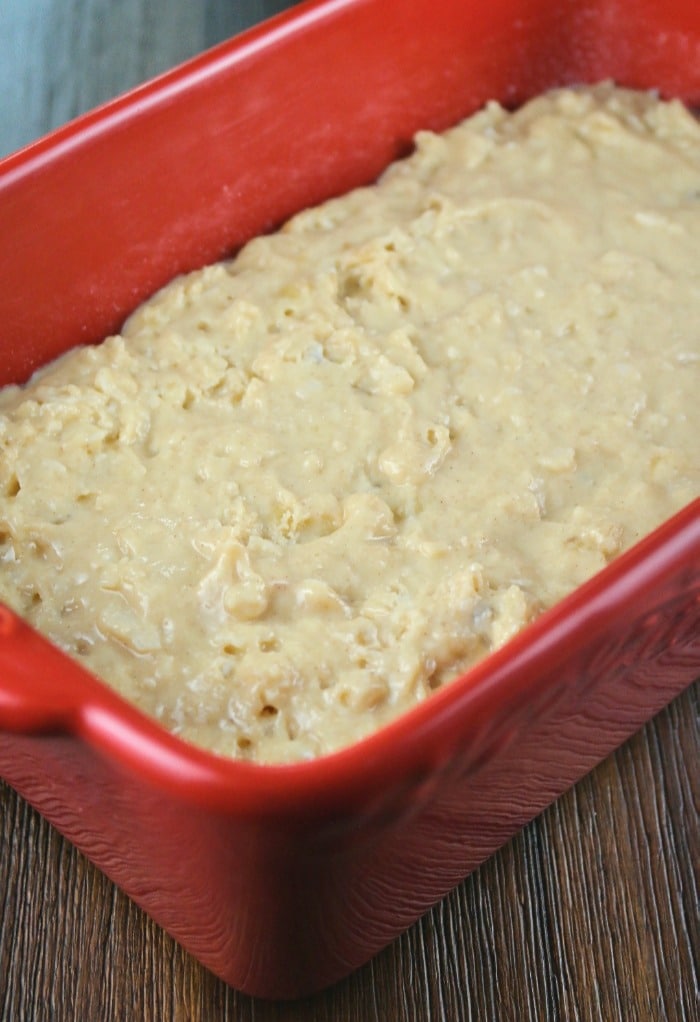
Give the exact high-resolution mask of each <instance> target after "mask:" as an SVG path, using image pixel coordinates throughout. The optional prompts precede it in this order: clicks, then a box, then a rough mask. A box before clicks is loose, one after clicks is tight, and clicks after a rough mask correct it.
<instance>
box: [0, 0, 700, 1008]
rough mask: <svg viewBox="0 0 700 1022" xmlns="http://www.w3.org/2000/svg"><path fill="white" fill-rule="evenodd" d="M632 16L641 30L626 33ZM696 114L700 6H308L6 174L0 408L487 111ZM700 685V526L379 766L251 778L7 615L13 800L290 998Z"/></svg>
mask: <svg viewBox="0 0 700 1022" xmlns="http://www.w3.org/2000/svg"><path fill="white" fill-rule="evenodd" d="M632 11H633V16H630V15H631V13H632ZM604 77H613V78H615V79H617V80H618V81H619V82H620V83H621V84H626V85H631V86H644V87H650V86H655V87H658V88H659V89H660V90H661V91H662V93H663V94H665V95H678V96H681V97H682V98H684V99H685V100H686V101H688V102H690V103H697V102H698V101H699V100H700V7H699V6H698V5H697V4H696V3H695V2H688V3H682V2H679V0H668V2H666V3H665V4H663V5H659V4H657V3H656V2H655V0H637V2H635V3H634V4H633V5H632V4H626V3H624V2H621V0H609V2H608V0H570V2H561V3H559V4H551V3H550V2H549V0H532V2H525V0H522V2H518V0H490V2H489V3H488V4H483V3H481V2H478V0H474V2H467V0H444V2H442V3H441V4H435V2H434V0H394V2H392V3H387V2H386V0H330V2H325V3H318V2H313V3H308V4H305V5H302V6H301V7H299V8H298V9H296V10H294V11H293V12H291V13H288V14H286V15H283V16H281V17H279V18H277V19H275V20H273V21H271V22H269V23H268V24H266V25H264V26H262V27H260V28H258V29H255V30H253V31H250V32H248V33H246V34H245V35H243V36H241V37H239V38H238V39H235V40H232V41H231V42H230V43H226V44H224V45H223V46H220V47H218V48H216V49H215V50H213V51H211V52H209V53H207V54H205V55H204V56H202V57H199V58H197V59H195V60H194V61H191V62H190V63H188V64H186V65H184V66H183V67H181V68H179V69H177V70H175V71H173V72H172V73H169V74H167V75H165V76H164V77H161V78H160V79H158V80H156V81H155V82H153V83H149V84H148V85H146V86H144V87H142V88H140V89H137V90H136V91H134V92H132V93H130V94H129V95H127V96H126V97H124V98H121V99H119V100H117V101H115V102H112V103H110V104H108V105H107V106H105V107H102V108H101V109H99V110H98V111H96V112H94V113H91V114H89V115H87V116H85V117H83V118H81V119H80V120H79V121H77V122H75V123H73V124H71V125H69V126H68V127H66V128H64V129H62V130H60V131H58V132H56V133H54V134H53V135H51V136H49V137H48V138H46V139H44V140H42V141H40V142H39V143H37V144H35V145H33V146H30V147H29V148H27V149H25V150H23V151H22V152H20V153H18V154H16V155H14V156H12V157H10V158H8V159H7V160H5V161H4V162H3V163H2V164H0V237H1V238H2V251H1V252H0V305H1V308H2V320H1V322H2V331H1V334H0V383H7V382H9V381H19V380H23V379H25V378H26V377H27V376H28V374H29V373H30V372H31V370H32V369H33V368H35V367H36V366H38V365H40V364H41V363H43V362H45V361H47V360H48V359H49V358H51V357H52V356H55V355H57V354H58V353H59V352H62V351H64V350H65V349H66V348H67V347H69V346H72V345H74V344H76V343H87V342H91V341H95V340H97V339H99V338H100V337H102V336H103V335H105V334H106V333H108V332H110V331H112V330H114V329H116V328H118V327H119V325H120V324H121V322H122V321H123V319H124V318H125V316H126V315H127V314H128V313H129V312H130V311H131V310H132V309H133V308H134V307H135V306H136V305H137V304H138V303H139V302H140V301H141V300H142V299H144V298H145V297H146V296H148V295H149V294H151V293H152V292H153V291H154V290H155V289H156V288H157V287H159V286H160V285H162V284H163V283H164V282H165V281H167V280H168V279H169V278H171V277H172V276H173V275H175V274H176V273H178V272H180V271H183V270H188V269H192V268H194V267H196V266H200V265H201V264H203V263H205V262H207V261H210V260H213V259H216V258H218V257H221V256H223V255H225V254H230V253H231V252H232V251H233V250H234V249H235V248H236V247H237V246H238V245H240V244H241V243H242V242H243V241H244V240H245V239H247V238H248V237H250V236H251V235H252V234H254V233H257V232H260V231H261V230H266V229H269V228H271V227H273V226H274V225H276V224H278V223H279V222H280V221H281V220H283V219H284V218H285V217H287V216H288V215H290V214H291V213H293V212H295V211H297V210H298V209H300V208H302V207H304V206H306V205H309V204H310V203H314V202H316V201H319V200H321V199H323V198H325V197H327V196H329V195H331V194H335V193H339V192H342V191H344V190H346V189H348V188H349V187H351V186H353V185H357V184H359V183H362V182H367V181H369V180H371V179H372V178H374V177H375V176H376V174H377V173H378V172H379V171H380V170H381V169H382V168H383V167H384V166H385V165H386V164H387V163H388V162H389V161H390V160H391V159H392V158H394V157H396V156H398V155H400V154H401V153H404V152H406V151H407V150H408V149H409V148H410V140H411V136H412V134H413V132H414V131H415V130H416V129H418V128H423V127H432V128H437V129H440V128H443V127H446V126H448V125H450V124H451V123H453V122H455V121H456V120H458V119H459V118H461V117H463V116H465V115H466V114H468V113H470V112H471V111H473V110H474V109H475V108H476V107H478V106H479V105H480V104H482V103H483V102H484V101H485V100H486V99H488V98H490V97H497V98H499V99H501V100H503V101H505V102H507V103H509V104H514V103H517V102H519V101H521V100H523V99H525V98H527V97H528V96H530V95H532V94H533V93H536V92H538V91H540V90H542V89H545V88H547V87H549V86H552V85H556V84H562V83H567V82H573V81H593V80H598V79H601V78H604ZM699 674H700V502H695V503H694V504H693V505H691V506H690V507H688V508H686V509H685V510H684V511H683V512H682V513H681V514H680V515H678V516H677V517H676V518H675V519H673V520H672V521H670V522H668V523H667V524H665V525H664V526H663V527H662V528H661V529H659V530H658V531H657V532H656V533H655V534H654V535H652V536H650V537H649V538H647V539H646V540H645V541H643V542H642V543H640V544H639V545H638V546H636V547H635V548H634V549H632V550H631V551H629V552H628V553H627V554H625V555H624V556H622V557H620V558H619V559H618V560H617V561H615V562H614V563H613V564H612V565H611V566H610V567H609V568H607V569H606V570H605V571H604V572H602V573H601V574H600V575H598V576H597V577H596V578H594V579H593V580H592V581H591V582H590V583H589V584H587V585H585V586H584V587H582V588H581V589H579V590H577V591H576V592H575V593H574V594H573V595H572V596H570V597H569V598H568V599H567V600H565V601H564V602H562V603H561V604H559V605H558V606H556V607H555V608H554V609H553V610H551V611H550V612H548V613H547V614H545V615H544V616H543V617H541V618H540V619H539V620H538V621H536V622H535V623H534V624H533V625H532V626H531V627H530V628H528V629H527V630H526V631H525V632H523V633H522V634H521V635H519V636H518V637H516V638H515V639H514V640H513V641H511V642H510V644H509V645H507V646H506V647H504V648H502V649H501V650H499V651H498V652H497V653H496V654H494V655H493V656H491V657H490V658H489V659H488V660H486V661H484V662H483V663H481V664H479V665H478V666H476V667H475V668H474V669H473V670H471V671H470V672H469V673H468V674H467V675H465V676H464V677H463V678H461V679H459V680H458V681H456V682H455V683H454V684H452V685H451V686H449V687H447V688H445V689H443V690H441V691H440V692H438V693H437V694H435V695H434V696H433V697H432V698H431V699H430V700H429V701H427V702H426V703H424V704H422V705H420V706H418V707H417V708H416V709H414V710H413V711H412V712H410V713H409V714H407V715H406V716H405V717H403V718H402V719H400V720H398V721H396V722H395V723H394V724H392V725H391V726H389V727H387V728H385V729H384V730H383V731H381V732H379V733H378V734H376V735H374V736H373V737H371V738H369V739H367V740H366V741H364V742H362V743H360V744H358V745H356V746H354V747H351V748H349V749H347V750H345V751H343V752H340V753H338V754H336V755H333V756H329V757H326V758H324V759H322V760H318V761H316V762H311V763H306V764H298V765H294V766H279V767H273V766H264V767H260V766H254V765H249V764H244V763H236V762H232V761H227V760H223V759H219V758H217V757H215V756H213V755H210V754H208V753H206V752H203V751H200V750H198V749H195V748H193V747H190V746H188V745H186V744H185V743H183V742H181V741H179V740H178V739H177V738H175V737H173V736H171V735H169V734H166V733H165V732H164V731H162V730H161V729H160V728H159V726H158V725H157V724H155V723H154V722H152V721H151V720H148V719H146V718H145V717H144V716H142V715H141V714H140V713H139V712H138V711H137V710H135V709H134V708H133V707H131V706H129V705H127V704H125V703H124V702H123V701H121V700H120V698H119V697H117V696H116V695H115V694H114V693H112V692H111V691H110V690H109V689H107V688H106V687H104V686H103V685H102V684H100V683H99V682H98V681H97V680H95V679H94V678H93V677H92V676H90V675H89V674H87V673H86V672H85V671H84V670H83V669H81V668H80V667H79V666H77V665H76V664H74V663H72V662H71V661H69V660H68V659H67V658H66V657H65V656H64V655H63V654H61V653H60V652H59V651H58V650H57V649H56V648H54V647H52V646H51V645H50V644H49V643H48V642H47V641H45V640H44V639H42V638H41V637H39V636H38V635H37V634H36V633H34V632H33V631H32V630H31V629H30V628H29V627H28V626H27V625H25V624H23V623H22V622H20V621H19V620H18V619H17V618H16V617H15V616H14V615H13V614H12V613H10V611H9V610H7V609H3V608H2V607H0V774H1V775H2V776H3V777H4V778H6V779H7V780H8V781H9V783H10V784H12V785H13V786H14V787H15V788H16V789H17V791H19V792H20V793H21V794H22V795H23V796H24V797H25V798H27V799H28V800H29V801H30V802H31V803H32V804H33V805H34V806H36V807H37V808H38V809H39V810H40V811H41V812H42V813H43V814H44V815H45V816H46V817H47V818H48V819H49V820H50V821H51V822H52V823H53V824H54V825H55V826H56V827H57V828H58V829H59V830H60V831H61V832H62V833H63V834H64V835H66V836H67V837H68V838H69V839H70V840H71V841H73V842H74V843H75V844H76V845H77V846H78V847H79V848H80V849H82V850H83V851H84V852H85V853H86V854H87V855H88V856H89V857H90V858H91V859H92V860H93V862H95V863H96V864H97V865H98V866H99V867H100V868H101V869H103V870H104V871H105V872H106V873H107V874H108V875H109V876H110V877H111V878H112V879H113V880H114V881H115V882H116V883H118V884H119V885H120V886H121V887H122V888H123V889H124V890H125V891H127V892H128V893H129V894H130V895H131V897H132V898H133V899H134V900H135V901H136V902H138V904H139V905H141V906H142V907H143V908H144V909H145V910H146V911H147V912H149V913H150V914H151V916H152V917H153V918H154V919H156V920H157V921H158V922H159V923H160V924H161V925H162V926H163V927H165V928H166V929H167V930H168V931H169V932H170V933H171V934H173V935H174V936H175V937H176V938H177V939H178V940H179V941H180V942H181V943H182V944H183V945H184V946H185V947H187V948H188V949H189V950H190V951H191V952H192V953H193V954H194V955H195V956H197V958H199V959H200V960H201V961H202V962H204V963H205V964H206V965H207V966H208V967H209V968H210V969H212V970H213V971H214V972H215V973H217V974H218V975H220V976H221V977H223V978H224V979H225V980H227V981H228V982H229V983H231V984H233V985H234V986H236V987H238V988H240V989H242V990H244V991H246V992H248V993H253V994H259V995H265V996H269V997H290V996H295V995H300V994H303V993H307V992H310V991H312V990H314V989H317V988H320V987H322V986H324V985H326V984H328V983H331V982H332V981H334V980H335V979H337V978H339V977H340V976H342V975H343V974H345V973H347V972H349V971H350V970H351V969H353V968H354V967H356V966H358V965H360V964H361V963H362V962H364V961H365V960H367V959H368V958H369V957H370V956H371V955H372V954H373V953H374V952H376V951H377V950H378V949H379V948H381V947H382V946H383V945H385V944H386V943H387V942H389V941H390V940H392V938H394V937H395V936H396V935H397V934H398V933H399V932H400V931H401V930H402V929H404V928H405V927H407V926H408V925H410V924H411V923H412V922H413V921H414V920H415V919H416V918H417V917H418V916H420V915H421V913H423V912H424V911H425V910H426V909H427V908H428V907H429V906H430V905H432V904H433V903H434V902H436V901H437V900H438V899H439V898H441V897H442V896H443V895H444V894H445V893H446V892H447V891H448V890H449V889H450V888H451V887H452V886H453V885H455V884H456V883H457V882H459V881H460V880H461V879H462V878H463V877H464V876H465V875H466V874H467V873H469V871H470V870H472V869H473V868H474V867H475V866H476V865H477V864H478V863H480V862H481V861H482V860H483V859H484V858H485V857H487V856H488V855H489V854H490V853H491V852H493V851H494V850H495V849H496V848H498V847H499V846H500V845H501V844H502V843H503V842H504V841H506V840H507V839H508V838H509V837H510V836H511V835H512V834H513V833H514V832H515V831H516V830H517V829H518V828H520V827H521V826H522V825H523V824H524V823H525V822H526V821H528V820H530V819H531V818H532V817H533V816H535V815H536V814H537V813H539V812H540V811H541V810H542V809H543V808H544V807H545V806H546V805H547V804H548V803H549V802H551V801H552V800H553V799H554V798H556V797H557V796H558V795H559V794H560V793H561V792H563V791H564V790H565V789H566V788H567V787H569V786H570V785H571V784H572V783H574V782H575V781H576V780H577V779H578V778H580V777H581V776H582V775H583V774H584V773H586V772H587V771H588V770H590V769H591V767H593V766H594V765H595V764H596V763H597V762H598V761H599V760H600V759H601V758H602V757H604V756H606V755H607V754H608V753H609V752H610V751H611V750H612V749H614V748H615V747H616V746H617V745H619V744H620V743H621V742H622V741H624V740H625V739H626V738H627V737H628V736H629V735H630V734H631V733H632V732H634V731H635V730H636V729H638V728H639V727H640V725H641V724H642V723H643V722H644V721H645V720H647V719H648V718H649V717H650V716H651V715H652V714H654V713H655V712H656V711H657V710H659V709H660V708H661V707H662V706H663V705H664V704H665V703H667V702H668V701H669V700H670V699H672V698H673V697H674V696H675V695H676V694H677V693H679V692H680V691H681V690H682V689H683V688H684V686H686V685H687V684H688V683H690V682H691V681H692V680H693V678H694V677H697V676H698V675H699Z"/></svg>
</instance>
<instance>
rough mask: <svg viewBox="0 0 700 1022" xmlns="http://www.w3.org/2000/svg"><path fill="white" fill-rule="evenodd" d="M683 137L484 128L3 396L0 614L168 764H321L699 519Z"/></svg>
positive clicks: (569, 104)
mask: <svg viewBox="0 0 700 1022" xmlns="http://www.w3.org/2000/svg"><path fill="white" fill-rule="evenodd" d="M699 239H700V128H699V126H698V124H697V123H696V121H695V120H694V119H693V118H692V116H691V115H690V114H689V113H688V112H687V111H686V110H685V109H684V108H683V107H682V106H681V104H680V103H677V102H674V103H668V104H667V103H660V102H658V101H657V100H656V99H655V98H654V97H653V96H651V95H646V94H635V93H631V92H625V91H622V90H615V89H613V88H612V87H611V86H608V85H604V86H600V87H597V88H595V89H583V90H580V91H558V92H554V93H551V94H549V95H547V96H544V97H541V98H539V99H537V100H535V101H533V102H531V103H529V104H528V105H527V106H525V107H524V108H523V109H522V110H520V111H519V112H517V113H516V114H514V115H511V114H508V113H506V112H505V111H504V110H503V109H502V108H501V107H499V106H498V105H497V104H495V103H493V104H489V105H488V106H487V107H486V109H485V110H483V111H482V112H480V113H478V114H477V115H476V116H475V117H473V118H471V119H470V120H468V121H466V122H465V123H464V124H462V125H461V126H459V127H457V128H455V129H454V130H452V131H450V132H448V133H447V134H445V135H443V136H436V135H434V134H431V133H428V132H424V133H420V134H419V135H418V137H417V140H416V152H415V154H414V155H413V156H411V157H410V158H409V159H407V160H404V161H402V162H399V163H397V164H396V165H394V166H392V167H391V168H390V169H389V170H388V171H387V172H386V173H385V174H384V176H383V177H382V179H381V181H380V182H379V184H378V185H376V186H375V187H371V188H364V189H360V190H358V191H355V192H353V193H351V194H350V195H347V196H345V197H343V198H340V199H336V200H333V201H331V202H327V203H325V204H324V205H322V206H320V207H318V208H316V209H312V210H309V211H307V212H305V213H302V214H301V215H299V216H297V217H295V218H294V219H293V220H292V221H291V222H290V223H289V224H288V225H287V226H286V227H285V228H284V229H283V230H282V231H281V232H279V233H278V234H275V235H274V236H272V237H265V238H260V239H258V240H255V241H253V242H251V243H250V244H249V245H248V246H247V247H246V248H245V249H244V250H243V252H242V253H241V254H240V255H239V256H238V258H237V259H235V260H234V261H233V262H231V263H227V264H222V265H218V266H213V267H210V268H208V269H205V270H202V271H201V272H198V273H194V274H192V275H190V276H187V277H185V278H183V279H179V280H177V281H175V282H174V283H173V284H172V285H170V286H169V287H167V288H165V289H164V290H163V291H162V292H161V293H159V294H158V295H156V296H155V298H153V299H152V300H151V301H150V302H148V303H147V304H146V305H144V306H143V307H142V308H141V309H140V310H139V311H138V312H137V313H136V314H135V315H134V316H132V318H131V319H130V320H129V322H128V323H127V325H126V327H125V328H124V332H123V335H122V336H118V337H111V338H109V339H108V340H107V341H105V342H104V343H103V344H102V345H100V346H99V347H91V348H84V349H81V350H76V351H74V352H72V353H70V354H68V355H66V356H64V357H63V358H61V359H60V360H59V361H57V362H56V363H54V364H52V365H51V366H48V367H46V368H44V369H42V370H41V371H40V372H38V373H37V374H36V375H35V377H34V378H33V379H32V381H31V382H30V383H29V384H28V385H27V386H25V387H22V388H18V387H7V388H5V389H4V390H3V391H2V392H1V393H0V597H2V599H4V600H5V601H6V602H8V603H9V604H10V605H11V606H12V607H14V608H15V609H16V610H17V611H19V612H20V613H21V614H22V615H24V616H25V617H26V618H27V619H28V620H29V621H30V622H31V623H32V624H33V625H35V626H36V627H37V628H38V629H40V630H41V631H42V632H44V633H45V634H47V635H48V636H50V638H51V639H53V640H54V642H56V643H58V644H59V645H60V646H61V647H63V648H64V649H65V650H67V651H68V652H69V653H71V654H73V655H75V656H77V657H79V658H80V659H81V660H82V661H83V662H84V663H85V664H86V665H87V666H88V667H89V668H91V669H92V670H93V671H95V672H96V673H97V674H98V675H100V676H101V677H102V678H104V679H105V680H107V681H108V682H109V683H110V684H111V685H113V686H114V687H115V688H117V689H118V690H119V691H120V692H121V693H123V694H124V695H125V696H126V697H127V698H128V699H131V700H133V701H134V702H136V703H138V705H139V706H140V707H142V708H143V709H144V710H145V711H146V712H147V713H150V714H152V715H154V716H155V717H157V718H159V719H160V720H161V721H162V722H163V724H164V725H166V726H167V727H168V728H171V729H172V730H173V731H175V732H177V733H178V734H180V735H182V736H183V737H184V738H186V739H189V740H191V741H194V742H197V743H201V744H203V745H205V746H208V747H209V748H211V749H213V750H215V751H217V752H220V753H224V754H230V755H234V756H242V757H246V758H254V759H258V760H261V761H286V760H294V759H299V758H305V757H310V756H316V755H318V754H320V753H324V752H327V751H329V750H333V749H335V748H338V747H339V746H342V745H345V744H347V743H349V742H351V741H353V740H355V739H358V738H360V737H361V736H362V735H365V734H367V733H368V732H369V731H372V730H374V729H375V728H377V727H378V726H380V725H381V724H382V723H384V722H385V721H388V720H390V719H391V718H393V717H395V716H396V715H397V714H398V713H400V712H401V711H402V710H405V709H406V708H408V707H410V706H411V705H412V704H414V703H415V702H416V701H417V700H421V699H424V698H425V697H426V696H427V695H428V694H429V693H430V691H431V690H432V689H435V688H436V687H438V686H440V685H442V684H444V683H445V682H447V681H449V680H450V679H451V678H453V677H454V676H455V675H457V674H458V673H459V672H460V671H462V670H463V669H464V668H465V667H467V666H468V665H469V664H471V663H473V662H474V661H475V660H477V659H478V658H480V657H482V656H484V654H486V653H488V652H489V650H492V649H493V648H494V647H496V646H499V645H500V644H502V643H503V642H505V641H506V640H507V639H508V638H509V637H510V636H512V635H513V634H514V633H515V632H516V631H517V630H518V629H520V628H522V627H523V625H525V624H526V623H527V622H528V621H529V620H531V619H532V618H533V617H534V616H535V615H537V614H538V613H539V612H540V611H541V610H542V609H543V608H545V607H548V606H550V605H551V604H553V603H554V602H555V601H557V600H558V599H560V597H562V596H564V595H565V594H566V593H568V592H569V591H570V590H572V589H573V588H574V587H575V586H577V585H578V584H579V583H581V582H582V581H583V580H585V579H587V578H589V577H590V576H591V575H592V574H593V573H594V572H596V571H598V570H599V569H600V568H602V567H603V566H604V565H605V564H606V563H607V562H608V561H610V560H611V558H613V557H615V556H616V554H618V553H619V551H621V550H622V549H624V548H625V547H628V546H629V545H630V544H632V543H634V542H635V541H636V540H637V539H638V538H640V537H641V536H642V535H643V534H644V533H646V532H648V531H649V530H651V529H652V528H653V527H655V526H656V525H658V524H659V523H660V522H661V521H662V520H663V519H665V518H667V517H668V516H669V515H670V514H671V513H673V512H674V511H676V510H678V509H679V508H680V507H682V506H683V505H684V504H685V503H687V502H688V501H690V500H691V498H693V497H694V496H696V495H697V494H698V493H699V492H700V464H699V462H700V451H699V444H698V437H699V436H700V401H698V394H699V393H700V373H699V364H700V333H699V328H698V324H699V323H700V260H699V258H698V255H699V252H698V246H699Z"/></svg>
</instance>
